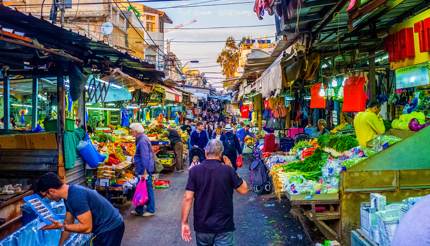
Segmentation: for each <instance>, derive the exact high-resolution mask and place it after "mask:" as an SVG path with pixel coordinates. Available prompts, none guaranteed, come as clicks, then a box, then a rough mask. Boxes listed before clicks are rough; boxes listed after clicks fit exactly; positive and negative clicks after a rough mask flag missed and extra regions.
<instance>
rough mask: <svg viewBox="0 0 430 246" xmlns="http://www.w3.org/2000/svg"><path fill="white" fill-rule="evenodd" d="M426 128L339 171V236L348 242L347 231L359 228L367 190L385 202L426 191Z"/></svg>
mask: <svg viewBox="0 0 430 246" xmlns="http://www.w3.org/2000/svg"><path fill="white" fill-rule="evenodd" d="M428 146H430V127H427V128H424V129H423V130H421V131H419V132H417V133H415V134H414V135H413V136H411V137H409V138H406V139H405V140H403V141H401V142H399V143H397V144H395V145H394V146H392V147H390V148H388V149H387V150H384V151H382V152H380V153H378V154H376V155H374V156H372V157H370V158H368V159H366V160H364V161H362V162H360V163H359V164H357V165H356V166H353V167H352V168H350V169H348V171H347V172H343V173H342V174H341V180H340V182H341V183H340V194H339V198H340V203H341V206H340V207H341V239H342V241H343V243H344V244H345V245H351V241H350V240H351V231H352V230H354V229H358V228H359V227H360V205H361V203H363V202H368V201H369V195H370V193H380V194H382V195H384V196H386V197H387V201H390V202H400V201H402V200H403V199H405V198H408V197H415V196H424V195H427V194H430V155H429V147H428Z"/></svg>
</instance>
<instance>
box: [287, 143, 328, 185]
mask: <svg viewBox="0 0 430 246" xmlns="http://www.w3.org/2000/svg"><path fill="white" fill-rule="evenodd" d="M328 156H329V155H328V154H327V153H326V152H324V151H323V150H321V149H319V148H318V149H316V150H315V152H314V154H313V155H312V156H310V157H308V158H306V159H305V160H304V161H297V162H292V163H290V164H288V165H286V166H285V167H284V171H286V172H289V171H300V172H304V173H311V174H309V175H310V177H313V178H314V179H315V178H316V177H320V176H321V168H322V167H323V166H324V165H325V164H326V162H327V158H328Z"/></svg>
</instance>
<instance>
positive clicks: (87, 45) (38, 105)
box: [0, 5, 161, 244]
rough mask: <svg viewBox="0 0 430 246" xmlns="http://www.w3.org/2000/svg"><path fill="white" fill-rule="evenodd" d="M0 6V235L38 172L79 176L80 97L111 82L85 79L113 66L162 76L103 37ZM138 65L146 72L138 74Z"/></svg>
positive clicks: (100, 92)
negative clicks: (92, 38) (79, 32)
mask: <svg viewBox="0 0 430 246" xmlns="http://www.w3.org/2000/svg"><path fill="white" fill-rule="evenodd" d="M0 12H2V14H1V16H0V25H1V26H2V30H1V31H0V32H1V35H0V36H1V39H2V42H0V46H1V50H2V53H1V55H0V62H1V64H2V67H1V68H0V72H1V73H0V83H1V87H2V89H1V97H0V99H1V100H0V101H1V102H0V105H1V108H0V116H1V118H2V120H1V123H0V186H1V187H2V188H1V192H0V193H1V194H0V195H1V196H2V201H1V205H0V217H1V219H0V227H1V230H0V234H1V237H4V236H6V235H8V234H10V233H12V232H13V231H15V230H16V229H17V228H19V227H20V226H21V225H22V216H23V215H22V211H21V204H22V197H24V196H26V195H28V194H30V193H31V191H29V189H30V187H31V184H33V183H35V181H36V179H37V178H38V177H39V176H40V175H42V174H44V173H46V172H55V173H57V174H58V175H59V176H60V178H62V179H63V180H64V181H65V182H67V183H69V184H75V183H84V182H85V163H84V162H83V161H82V159H81V158H80V155H79V154H78V151H77V145H78V144H79V142H80V141H81V140H83V139H84V138H85V135H86V133H85V130H84V129H85V128H86V120H85V119H87V117H86V114H85V111H86V110H85V106H86V105H85V99H88V100H90V99H92V98H97V99H98V100H99V101H98V102H102V101H103V100H101V99H102V97H105V96H106V92H107V88H108V87H109V86H110V84H111V82H110V81H107V82H106V81H103V80H100V81H96V80H90V79H88V77H91V76H96V77H102V76H103V75H109V71H111V70H113V69H114V68H116V66H118V67H121V69H126V70H127V71H128V72H130V73H131V74H133V75H135V76H136V75H137V74H138V75H139V76H140V78H142V77H150V79H151V80H154V81H157V80H159V78H160V77H161V75H160V73H159V72H155V68H154V67H152V70H151V66H150V65H149V64H146V63H143V62H141V61H140V60H137V59H135V58H133V57H131V56H130V55H128V54H127V53H122V52H120V51H118V50H116V49H114V48H112V47H111V46H109V45H108V44H105V43H103V42H96V41H94V40H91V39H89V38H88V37H84V36H81V35H79V34H77V33H74V32H72V31H70V30H66V29H63V28H61V27H59V26H56V25H52V24H51V23H50V22H47V21H45V20H41V19H38V18H35V17H34V16H32V15H25V14H23V13H21V12H18V11H16V10H13V9H11V8H8V7H5V6H3V5H0ZM28 23H32V25H31V27H30V26H29V25H28ZM53 36H56V37H57V38H55V39H53V38H52V37H53ZM40 52H42V53H43V55H42V56H40V54H42V53H40ZM100 54H103V55H102V56H100ZM87 61H91V62H87ZM112 61H115V65H114V63H113V62H112ZM100 64H103V65H101V66H100ZM136 64H138V65H136ZM101 67H103V68H102V69H101ZM142 67H145V69H147V70H145V73H142V72H141V71H139V72H136V70H135V68H139V69H141V68H142ZM89 81H91V83H90V84H88V82H89ZM100 100H101V101H100ZM29 228H30V227H29ZM30 229H31V228H30ZM30 229H28V228H27V229H25V231H26V232H27V230H30ZM31 232H32V231H31ZM42 244H43V243H42Z"/></svg>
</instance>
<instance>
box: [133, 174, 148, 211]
mask: <svg viewBox="0 0 430 246" xmlns="http://www.w3.org/2000/svg"><path fill="white" fill-rule="evenodd" d="M131 202H132V203H133V206H135V207H138V206H143V205H145V204H146V203H147V202H148V188H147V187H146V180H145V179H143V178H141V179H140V181H139V183H138V184H137V186H136V191H135V192H134V195H133V200H132V201H131Z"/></svg>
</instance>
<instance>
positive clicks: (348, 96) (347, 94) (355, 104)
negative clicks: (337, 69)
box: [342, 77, 367, 112]
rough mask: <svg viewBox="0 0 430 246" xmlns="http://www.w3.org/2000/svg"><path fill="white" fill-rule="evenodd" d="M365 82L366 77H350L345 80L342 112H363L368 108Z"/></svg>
mask: <svg viewBox="0 0 430 246" xmlns="http://www.w3.org/2000/svg"><path fill="white" fill-rule="evenodd" d="M365 84H366V79H365V78H364V77H349V78H348V79H347V80H346V81H345V86H344V88H343V107H342V112H362V111H364V110H365V109H366V102H367V95H366V93H365V90H364V85H365Z"/></svg>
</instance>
